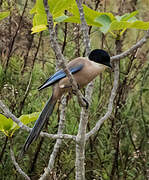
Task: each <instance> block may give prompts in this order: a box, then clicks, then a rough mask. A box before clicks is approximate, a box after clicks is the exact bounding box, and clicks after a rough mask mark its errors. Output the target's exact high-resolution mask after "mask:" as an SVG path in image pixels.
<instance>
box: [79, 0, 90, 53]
mask: <svg viewBox="0 0 149 180" xmlns="http://www.w3.org/2000/svg"><path fill="white" fill-rule="evenodd" d="M76 2H77V6H78V9H79V13H80V20H81V30H82V32H83V37H84V38H83V40H84V45H85V47H86V48H85V50H86V56H88V55H89V53H90V38H89V34H88V29H89V28H88V26H87V23H86V21H85V17H84V12H83V6H82V0H76Z"/></svg>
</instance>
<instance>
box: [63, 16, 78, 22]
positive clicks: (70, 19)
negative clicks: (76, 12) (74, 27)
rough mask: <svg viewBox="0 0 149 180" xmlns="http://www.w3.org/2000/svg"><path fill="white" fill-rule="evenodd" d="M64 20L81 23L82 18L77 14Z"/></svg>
mask: <svg viewBox="0 0 149 180" xmlns="http://www.w3.org/2000/svg"><path fill="white" fill-rule="evenodd" d="M64 22H69V23H78V24H80V23H81V21H80V18H79V17H76V16H70V17H68V18H67V19H65V20H64Z"/></svg>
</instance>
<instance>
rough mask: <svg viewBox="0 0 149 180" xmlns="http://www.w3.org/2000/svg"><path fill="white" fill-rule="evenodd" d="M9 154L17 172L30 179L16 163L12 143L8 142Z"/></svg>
mask: <svg viewBox="0 0 149 180" xmlns="http://www.w3.org/2000/svg"><path fill="white" fill-rule="evenodd" d="M10 156H11V160H12V162H13V164H14V166H15V168H16V170H17V171H18V172H19V174H21V175H22V177H24V179H27V180H31V179H30V177H29V176H28V175H27V174H26V173H25V172H24V171H23V170H22V169H21V168H20V166H19V164H18V163H17V161H16V159H15V156H14V152H13V150H12V143H10Z"/></svg>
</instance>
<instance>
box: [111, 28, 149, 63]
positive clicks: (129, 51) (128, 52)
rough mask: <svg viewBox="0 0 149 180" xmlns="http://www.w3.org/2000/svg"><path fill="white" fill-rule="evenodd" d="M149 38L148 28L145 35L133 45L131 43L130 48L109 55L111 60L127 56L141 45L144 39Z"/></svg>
mask: <svg viewBox="0 0 149 180" xmlns="http://www.w3.org/2000/svg"><path fill="white" fill-rule="evenodd" d="M148 39H149V30H148V31H146V34H145V36H144V37H143V38H142V39H141V40H140V41H138V42H137V43H136V44H135V45H133V46H132V47H131V48H129V49H128V50H127V51H124V52H123V53H121V54H118V55H116V56H112V57H111V61H115V60H120V59H122V58H124V57H126V56H128V55H129V54H131V53H132V52H133V51H134V50H136V49H138V48H139V47H141V46H142V45H143V44H144V43H146V41H147V40H148Z"/></svg>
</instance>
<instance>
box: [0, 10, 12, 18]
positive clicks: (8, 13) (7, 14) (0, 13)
mask: <svg viewBox="0 0 149 180" xmlns="http://www.w3.org/2000/svg"><path fill="white" fill-rule="evenodd" d="M9 15H10V12H9V11H6V12H0V20H2V19H4V18H6V17H8V16H9Z"/></svg>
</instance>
